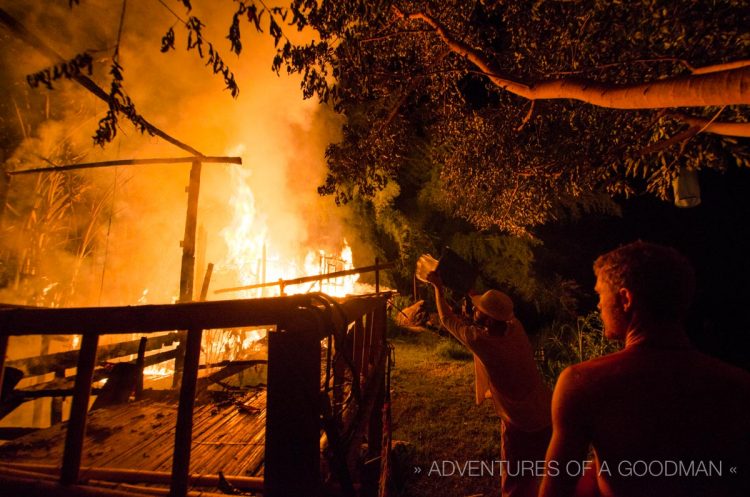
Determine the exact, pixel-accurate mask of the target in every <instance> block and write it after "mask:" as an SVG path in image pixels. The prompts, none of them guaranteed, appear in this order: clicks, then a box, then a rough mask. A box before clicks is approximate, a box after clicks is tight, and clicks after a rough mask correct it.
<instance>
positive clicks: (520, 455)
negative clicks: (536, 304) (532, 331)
mask: <svg viewBox="0 0 750 497" xmlns="http://www.w3.org/2000/svg"><path fill="white" fill-rule="evenodd" d="M427 281H429V282H430V283H432V285H433V286H434V287H435V301H436V303H437V308H438V313H439V315H440V321H441V322H442V324H443V326H444V327H445V328H446V329H447V330H448V331H449V332H450V333H451V334H452V335H453V336H454V337H456V338H457V339H458V340H459V341H460V342H461V343H463V344H464V345H465V346H466V347H467V348H468V349H469V350H471V351H472V353H473V354H474V371H475V381H476V402H477V404H480V403H481V402H483V401H484V400H485V399H491V400H492V403H493V405H494V407H495V411H496V412H497V414H498V416H500V419H501V426H502V443H501V460H502V469H503V473H502V495H503V497H507V496H511V497H518V496H536V495H537V490H538V483H539V478H538V477H540V476H541V473H540V472H538V471H537V468H538V467H539V466H538V463H539V461H544V456H545V452H546V450H547V445H548V443H549V439H550V433H551V430H550V399H551V396H552V394H551V392H550V390H549V388H547V386H546V385H545V383H544V380H543V379H542V376H541V374H540V373H539V370H538V369H537V367H536V363H535V361H534V351H533V349H532V347H531V343H530V342H529V339H528V337H527V336H526V332H525V330H524V328H523V326H522V325H521V322H520V321H519V320H518V319H517V318H516V317H515V316H514V314H513V301H512V300H511V299H510V297H508V296H507V295H506V294H504V293H503V292H500V291H498V290H488V291H487V292H485V293H484V294H482V295H474V296H472V297H471V300H472V302H473V304H474V320H473V322H467V321H465V320H463V319H461V318H459V317H458V316H457V315H456V314H455V313H454V312H453V310H452V309H451V308H450V306H449V305H448V303H447V302H446V300H445V296H444V290H443V283H442V281H441V279H440V276H439V275H438V273H437V272H435V271H433V272H431V273H429V274H428V275H427Z"/></svg>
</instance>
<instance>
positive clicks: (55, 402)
mask: <svg viewBox="0 0 750 497" xmlns="http://www.w3.org/2000/svg"><path fill="white" fill-rule="evenodd" d="M55 378H56V379H65V368H58V369H57V370H56V371H55ZM64 404H65V397H52V400H51V401H50V410H49V424H50V425H56V424H57V423H61V422H62V417H63V405H64Z"/></svg>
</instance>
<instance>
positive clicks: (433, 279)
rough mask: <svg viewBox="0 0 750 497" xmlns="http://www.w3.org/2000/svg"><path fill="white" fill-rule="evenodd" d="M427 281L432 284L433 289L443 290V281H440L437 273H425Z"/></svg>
mask: <svg viewBox="0 0 750 497" xmlns="http://www.w3.org/2000/svg"><path fill="white" fill-rule="evenodd" d="M427 281H429V282H430V283H432V286H434V287H435V288H443V280H441V279H440V275H439V274H438V272H437V271H430V272H429V273H427Z"/></svg>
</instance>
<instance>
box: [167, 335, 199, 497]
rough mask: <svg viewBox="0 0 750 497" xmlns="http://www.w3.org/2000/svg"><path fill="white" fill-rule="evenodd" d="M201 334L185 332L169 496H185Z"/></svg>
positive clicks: (188, 472)
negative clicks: (185, 340) (185, 342)
mask: <svg viewBox="0 0 750 497" xmlns="http://www.w3.org/2000/svg"><path fill="white" fill-rule="evenodd" d="M202 335H203V330H202V329H200V328H198V329H193V330H188V332H187V344H186V348H185V363H184V368H183V374H182V384H181V385H180V404H179V409H178V410H177V425H176V427H175V434H174V452H173V454H172V485H171V487H170V492H169V495H170V497H185V496H186V495H187V491H188V476H189V474H190V450H191V447H192V442H193V407H194V405H195V386H196V383H197V382H198V364H199V362H200V353H201V337H202Z"/></svg>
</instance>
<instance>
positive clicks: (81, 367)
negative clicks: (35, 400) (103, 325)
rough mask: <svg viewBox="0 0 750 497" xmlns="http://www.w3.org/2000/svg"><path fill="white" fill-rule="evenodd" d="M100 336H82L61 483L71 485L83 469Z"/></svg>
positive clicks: (66, 434) (92, 334)
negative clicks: (88, 414) (87, 424)
mask: <svg viewBox="0 0 750 497" xmlns="http://www.w3.org/2000/svg"><path fill="white" fill-rule="evenodd" d="M98 344H99V335H97V334H94V333H89V334H86V335H83V338H82V339H81V350H80V352H79V354H80V355H79V356H78V368H77V369H76V382H75V385H74V387H73V405H72V406H71V408H70V419H69V420H68V429H67V432H66V433H65V451H64V452H63V461H62V470H61V471H60V483H62V484H63V485H72V484H75V483H76V482H77V481H78V472H79V471H80V469H81V453H82V451H83V437H84V435H85V433H86V413H87V412H88V409H89V397H90V396H91V380H92V379H93V376H94V366H95V365H96V347H97V345H98Z"/></svg>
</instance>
